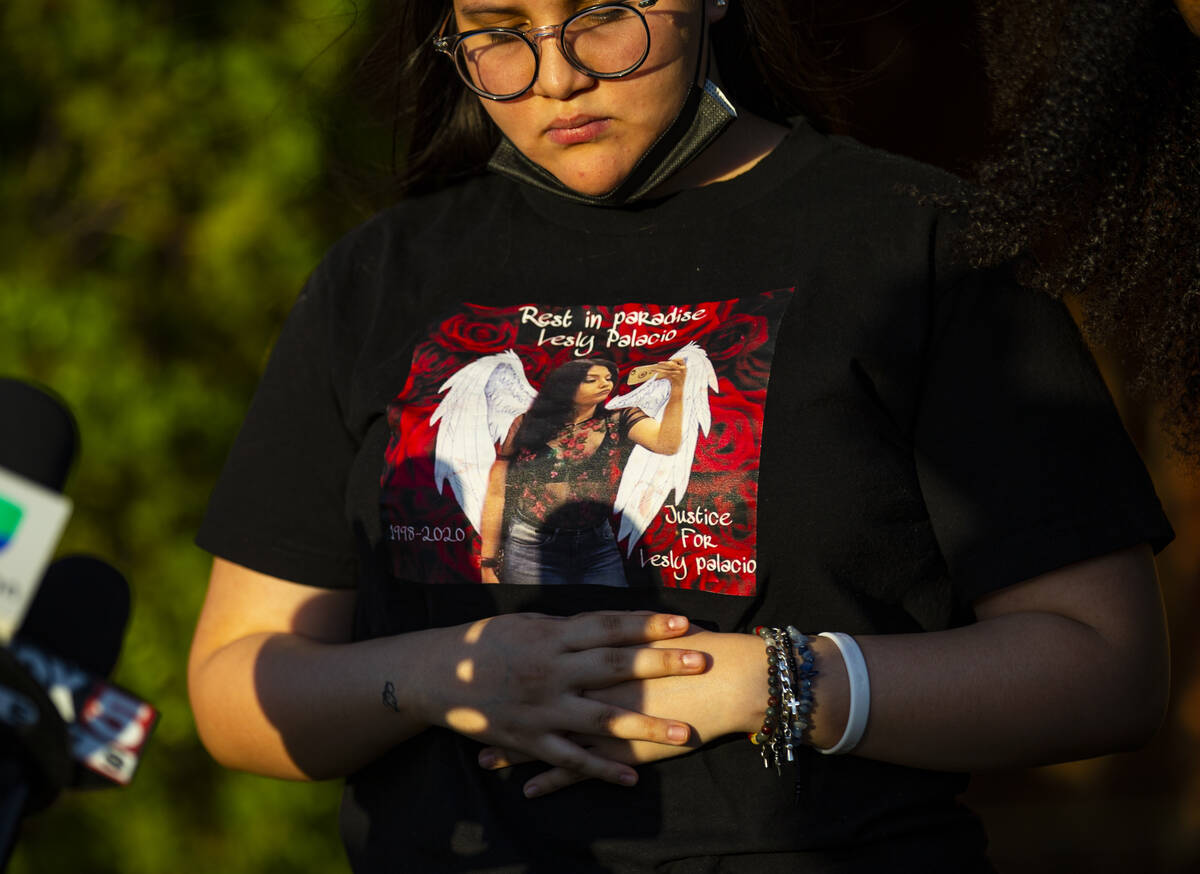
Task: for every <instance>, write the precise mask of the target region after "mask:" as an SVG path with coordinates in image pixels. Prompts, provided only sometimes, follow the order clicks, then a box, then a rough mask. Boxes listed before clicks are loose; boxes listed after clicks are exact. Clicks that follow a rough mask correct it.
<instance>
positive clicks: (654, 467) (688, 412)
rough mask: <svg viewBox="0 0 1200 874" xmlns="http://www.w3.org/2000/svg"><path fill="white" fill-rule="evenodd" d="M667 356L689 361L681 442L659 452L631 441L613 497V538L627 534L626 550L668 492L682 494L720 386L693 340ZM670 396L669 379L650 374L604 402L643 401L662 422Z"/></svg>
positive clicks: (677, 497) (679, 497) (618, 405)
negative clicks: (617, 519)
mask: <svg viewBox="0 0 1200 874" xmlns="http://www.w3.org/2000/svg"><path fill="white" fill-rule="evenodd" d="M671 357H672V358H675V359H679V360H682V361H683V363H684V364H686V365H687V378H686V379H685V380H684V383H683V427H682V434H681V437H680V441H679V448H678V449H677V450H675V452H674V453H672V454H671V455H659V454H658V453H657V452H651V451H650V450H648V449H646V448H644V447H642V446H635V447H634V448H633V452H631V453H630V454H629V461H628V462H626V464H625V471H624V473H622V475H621V484H620V486H618V487H617V498H616V501H615V502H614V507H615V509H616V511H617V512H618V513H620V515H621V526H620V528H619V529H618V531H617V541H618V542H620V541H622V540H625V538H626V537H628V538H629V540H628V541H627V543H626V546H625V554H626V555H632V554H633V547H634V546H635V545H636V544H637V542H638V541H639V540H641V539H642V535H643V534H644V533H645V532H646V526H648V525H649V524H650V522H651V521H653V519H654V517H655V516H657V515H658V511H659V510H661V509H662V505H663V504H664V503H666V500H667V495H668V494H669V493H670V492H672V491H674V492H675V502H676V503H678V502H679V501H681V500H683V495H684V493H685V492H686V491H687V485H688V478H689V477H690V476H691V473H692V461H693V459H694V458H695V454H696V441H697V440H698V439H699V435H700V434H701V433H703V434H704V436H706V437H707V436H708V429H709V428H710V427H711V426H712V412H711V411H710V410H709V408H708V393H709V392H710V391H711V392H713V393H714V394H716V393H717V392H718V389H717V374H716V372H715V371H714V370H713V366H712V362H711V361H709V360H708V353H706V352H705V351H704V350H703V349H701V348H700V347H699V346H697V345H696V344H695V343H688V344H687V345H686V346H684V347H683V348H682V349H680V350H679V351H678V352H676V353H675V354H674V355H672V356H671ZM670 396H671V384H670V383H669V382H667V381H666V380H665V379H654V380H651V381H650V382H644V383H642V384H641V385H640V386H638V387H637V388H636V389H634V390H633V391H631V392H629V393H628V394H623V395H619V396H617V397H615V398H613V399H612V400H610V401H609V402H608V405H607V406H608V408H609V409H610V410H616V409H621V408H622V407H641V408H642V410H643V411H645V413H646V414H647V415H648V416H650V417H651V418H653V419H654V420H656V421H659V422H661V421H662V416H663V409H664V408H665V407H666V406H667V399H668V398H670Z"/></svg>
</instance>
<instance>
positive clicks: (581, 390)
mask: <svg viewBox="0 0 1200 874" xmlns="http://www.w3.org/2000/svg"><path fill="white" fill-rule="evenodd" d="M612 390H613V380H612V373H611V372H609V369H608V368H607V367H605V366H604V365H602V364H596V365H594V366H592V367H589V368H588V372H587V375H586V376H584V378H583V382H581V383H579V387H578V388H576V389H575V398H574V400H575V403H576V404H577V405H578V406H581V407H590V406H595V405H598V404H602V403H604V402H605V401H606V400H608V396H609V395H611V394H612Z"/></svg>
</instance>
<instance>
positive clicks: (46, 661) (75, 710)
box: [11, 556, 158, 786]
mask: <svg viewBox="0 0 1200 874" xmlns="http://www.w3.org/2000/svg"><path fill="white" fill-rule="evenodd" d="M128 619H129V584H128V583H127V582H126V581H125V578H124V577H123V576H122V575H121V574H120V572H118V571H117V570H116V569H115V568H113V567H112V566H111V565H109V564H106V563H105V562H103V561H100V560H99V559H96V558H91V557H89V556H70V557H68V558H63V559H60V560H58V561H56V562H55V563H54V564H52V565H51V566H50V570H49V571H48V572H47V574H46V578H45V580H43V582H42V585H41V588H40V589H39V590H38V593H37V597H36V598H34V601H33V604H32V605H31V606H30V609H29V613H28V615H27V616H26V617H25V623H24V624H23V625H22V626H21V630H20V632H19V633H18V634H17V637H16V638H15V639H14V640H13V642H12V645H11V651H12V653H13V655H14V656H15V658H16V660H17V661H18V662H20V664H21V665H22V666H23V667H24V668H25V669H26V671H27V672H28V673H29V675H30V676H31V677H32V678H33V679H34V680H35V681H36V683H37V685H38V686H39V687H40V689H41V691H43V692H44V693H45V695H46V696H47V697H48V698H49V700H50V701H51V702H53V705H54V707H55V709H56V710H57V712H58V714H59V716H60V717H61V719H62V721H63V723H64V724H65V728H66V732H67V735H68V746H69V751H70V757H71V759H72V760H73V761H74V763H75V766H74V768H73V774H72V778H71V782H72V783H73V784H75V785H93V786H94V785H112V784H114V783H115V784H117V785H121V786H124V785H127V784H128V783H129V782H130V781H131V780H132V779H133V775H134V772H135V771H136V770H137V766H138V764H139V762H140V760H141V754H142V749H143V748H144V746H145V744H146V741H147V739H148V738H149V736H150V732H151V731H152V730H153V728H154V725H155V723H156V722H157V721H158V712H157V710H155V708H154V707H152V706H151V705H149V704H147V703H146V702H145V701H142V700H141V699H139V698H137V697H135V696H134V695H132V694H130V693H129V692H127V691H125V690H124V689H121V688H120V687H118V686H115V685H113V684H111V683H109V682H107V681H106V680H105V679H104V678H105V677H107V676H108V674H110V673H111V672H112V669H113V667H114V666H115V665H116V662H117V656H118V654H119V653H120V650H121V640H122V638H123V637H124V635H125V625H126V623H127V621H128ZM98 778H103V779H98Z"/></svg>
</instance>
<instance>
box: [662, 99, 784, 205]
mask: <svg viewBox="0 0 1200 874" xmlns="http://www.w3.org/2000/svg"><path fill="white" fill-rule="evenodd" d="M787 132H788V129H787V128H786V127H783V126H782V125H779V124H776V123H775V122H773V121H768V120H767V119H765V118H763V117H762V116H760V115H754V114H753V113H751V112H748V111H745V110H741V109H739V110H738V117H737V120H736V121H734V122H733V124H731V125H730V126H729V129H728V130H726V131H725V132H724V133H723V134H721V136H720V137H719V138H718V139H717V141H716V142H714V143H713V144H712V145H711V146H709V147H708V148H707V149H705V150H704V152H702V153H701V154H700V155H698V156H697V157H696V159H695V160H694V161H692V162H691V163H690V164H688V165H687V166H686V167H684V168H683V169H682V170H680V171H679V172H678V173H676V174H675V175H673V176H672V177H671V178H669V179H667V180H666V181H665V182H663V184H662V185H660V186H658V188H656V189H655V190H654V192H653V193H654V195H664V194H671V193H673V192H676V191H683V190H685V189H688V188H702V187H703V186H705V185H711V184H713V183H714V182H724V181H725V180H727V179H733V178H734V177H735V176H741V175H742V174H743V173H745V172H746V171H747V170H750V169H751V168H752V167H754V165H755V164H757V163H758V162H759V161H761V160H762V159H763V158H765V157H766V156H767V155H769V154H771V152H773V151H774V150H775V147H776V146H778V145H779V144H780V143H781V142H783V138H784V137H786V136H787Z"/></svg>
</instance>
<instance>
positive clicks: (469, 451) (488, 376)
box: [381, 290, 792, 595]
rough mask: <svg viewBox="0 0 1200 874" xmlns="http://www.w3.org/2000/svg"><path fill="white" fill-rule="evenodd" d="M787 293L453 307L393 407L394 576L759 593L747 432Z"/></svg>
mask: <svg viewBox="0 0 1200 874" xmlns="http://www.w3.org/2000/svg"><path fill="white" fill-rule="evenodd" d="M791 296H792V293H791V290H784V291H775V292H768V293H764V294H761V295H756V296H754V297H751V298H744V299H737V300H725V301H708V302H700V303H695V304H688V305H679V304H675V305H658V304H647V303H628V304H619V305H608V306H545V305H537V304H525V305H517V306H511V307H503V308H497V307H484V306H478V305H473V304H464V305H462V306H461V308H460V309H459V310H458V311H456V312H453V313H451V314H449V315H448V316H446V317H445V318H443V319H442V320H441V321H439V322H438V323H437V324H434V325H431V326H429V331H428V336H429V339H428V340H426V341H424V342H422V343H420V344H418V346H417V348H416V349H415V351H414V354H413V361H412V367H411V370H410V372H409V377H408V380H407V383H406V384H405V386H404V388H403V389H402V391H401V392H400V393H399V395H398V396H397V397H396V399H395V400H394V401H393V402H392V403H391V404H390V405H389V408H388V419H389V426H390V433H391V439H390V442H389V444H388V448H387V452H386V459H385V464H384V471H383V476H382V506H381V513H382V521H383V526H384V532H385V535H386V538H387V541H388V543H387V546H388V549H389V551H390V556H391V562H392V571H393V573H394V574H395V575H396V576H397V577H400V578H404V579H413V580H418V581H422V582H428V583H440V582H441V583H464V582H476V583H504V584H515V585H559V584H581V585H601V586H666V587H677V588H686V589H699V590H702V591H709V592H719V593H724V594H732V595H752V594H754V592H755V586H756V583H755V581H756V572H757V568H758V559H757V553H756V521H757V505H758V499H757V495H758V468H759V454H760V452H759V450H760V446H761V436H762V422H763V415H764V407H765V403H766V395H767V383H768V380H769V377H770V368H771V360H772V357H773V353H774V344H775V337H776V333H777V330H778V325H779V322H780V320H781V318H782V316H783V313H784V311H785V309H786V307H787V305H788V303H789V301H790V299H791Z"/></svg>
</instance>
